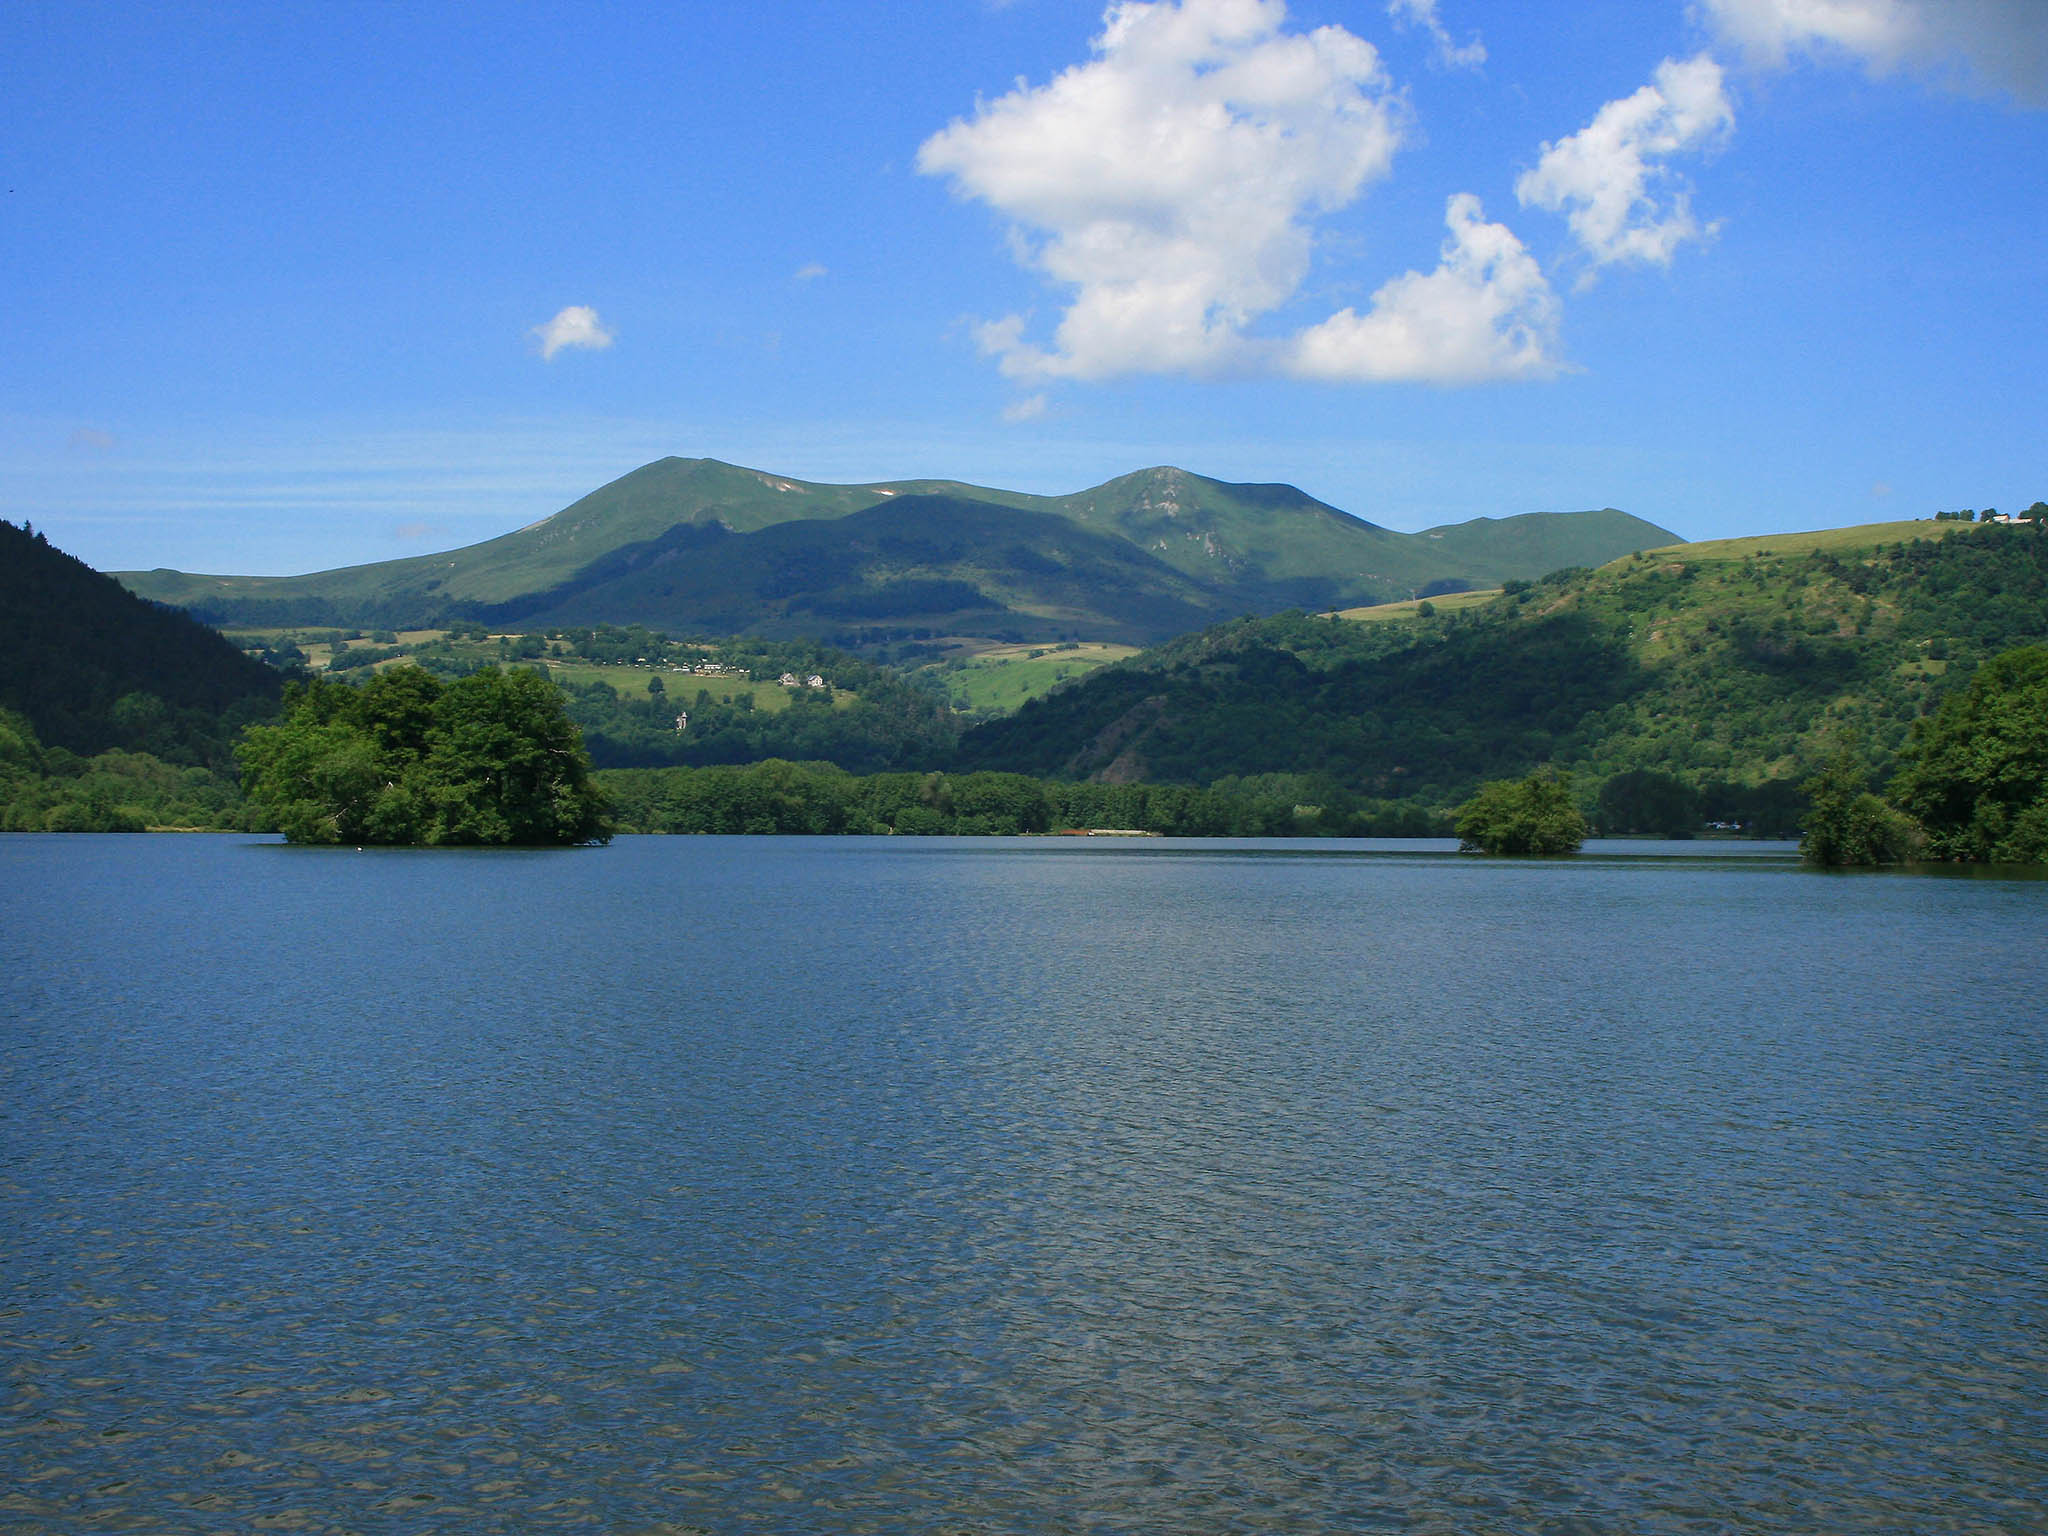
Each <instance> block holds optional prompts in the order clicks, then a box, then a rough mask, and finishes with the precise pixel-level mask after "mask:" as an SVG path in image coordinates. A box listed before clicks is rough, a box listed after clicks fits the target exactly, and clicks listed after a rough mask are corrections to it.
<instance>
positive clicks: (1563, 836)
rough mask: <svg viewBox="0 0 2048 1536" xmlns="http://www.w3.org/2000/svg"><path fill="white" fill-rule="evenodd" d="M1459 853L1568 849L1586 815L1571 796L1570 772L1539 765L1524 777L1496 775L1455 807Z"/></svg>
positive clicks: (1543, 854)
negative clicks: (1509, 777) (1540, 767)
mask: <svg viewBox="0 0 2048 1536" xmlns="http://www.w3.org/2000/svg"><path fill="white" fill-rule="evenodd" d="M1456 828H1457V834H1458V848H1459V851H1460V852H1462V853H1489V854H1503V855H1507V856H1509V857H1513V858H1553V857H1557V856H1559V855H1564V854H1573V853H1577V852H1578V851H1579V847H1580V845H1581V844H1582V843H1584V842H1585V840H1586V818H1585V817H1584V816H1583V815H1582V814H1581V813H1580V811H1579V808H1578V806H1577V805H1576V804H1575V803H1574V802H1573V800H1572V786H1571V780H1570V778H1568V777H1566V776H1564V775H1562V774H1557V773H1551V772H1547V771H1541V770H1539V771H1538V772H1536V773H1532V774H1530V775H1529V776H1528V777H1527V778H1526V779H1496V780H1494V781H1493V782H1492V783H1489V784H1482V785H1480V786H1479V793H1478V794H1476V795H1474V796H1473V797H1472V798H1471V799H1470V800H1468V801H1466V802H1465V804H1463V805H1462V806H1460V807H1459V808H1458V812H1457V823H1456Z"/></svg>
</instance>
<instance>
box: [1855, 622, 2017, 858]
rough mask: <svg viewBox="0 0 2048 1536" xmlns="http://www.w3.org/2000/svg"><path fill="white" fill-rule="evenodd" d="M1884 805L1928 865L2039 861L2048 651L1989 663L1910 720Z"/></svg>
mask: <svg viewBox="0 0 2048 1536" xmlns="http://www.w3.org/2000/svg"><path fill="white" fill-rule="evenodd" d="M1892 798H1893V800H1894V801H1895V802H1896V803H1897V804H1898V805H1899V806H1900V808H1902V809H1903V810H1904V811H1906V812H1907V813H1908V814H1909V815H1911V816H1912V817H1913V818H1914V819H1915V820H1917V821H1918V822H1919V823H1920V825H1921V826H1922V827H1924V828H1925V829H1926V832H1927V844H1928V852H1929V853H1930V854H1931V855H1932V856H1934V857H1935V858H1940V859H1969V860H1996V861H2000V862H2015V863H2042V862H2048V646H2039V645H2030V646H2021V647H2019V648H2017V649H2015V650H2010V651H2007V652H2005V653H2004V654H2003V655H2000V656H1997V657H1994V658H1993V659H1992V660H1991V661H1989V662H1987V663H1985V664H1984V665H1983V666H1982V667H1980V668H1978V669H1977V672H1976V674H1975V675H1974V676H1973V677H1972V678H1971V679H1970V685H1969V687H1968V688H1966V689H1965V690H1963V691H1962V692H1961V693H1954V694H1950V695H1949V697H1948V698H1947V699H1946V700H1945V701H1944V702H1943V704H1942V707H1941V709H1940V710H1939V711H1938V712H1937V713H1936V714H1935V715H1933V716H1932V717H1931V718H1928V719H1924V720H1919V721H1916V722H1914V728H1913V735H1912V738H1911V739H1910V740H1909V741H1908V742H1907V744H1906V747H1905V750H1904V751H1903V752H1902V753H1901V754H1900V767H1899V772H1898V775H1897V777H1896V778H1895V779H1894V781H1893V784H1892Z"/></svg>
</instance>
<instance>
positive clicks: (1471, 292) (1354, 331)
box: [1286, 192, 1558, 384]
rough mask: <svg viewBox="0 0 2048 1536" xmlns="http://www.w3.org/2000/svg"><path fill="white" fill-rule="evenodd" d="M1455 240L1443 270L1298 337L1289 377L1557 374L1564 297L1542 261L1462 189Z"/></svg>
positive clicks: (1450, 210)
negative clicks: (1556, 290)
mask: <svg viewBox="0 0 2048 1536" xmlns="http://www.w3.org/2000/svg"><path fill="white" fill-rule="evenodd" d="M1444 222H1445V223H1446V224H1447V225H1449V227H1450V234H1449V235H1448V236H1447V237H1446V239H1445V240H1444V248H1443V260H1442V262H1441V263H1440V264H1439V265H1438V266H1437V268H1436V270H1435V271H1434V272H1428V273H1423V272H1406V273H1403V274H1402V275H1401V276H1399V277H1397V278H1395V279H1394V280H1393V281H1392V282H1390V283H1387V284H1386V285H1385V286H1384V287H1382V288H1381V289H1380V290H1379V292H1377V293H1375V294H1374V295H1373V296H1372V305H1371V307H1370V308H1369V309H1368V310H1367V311H1366V312H1365V313H1364V314H1363V315H1361V314H1358V313H1357V312H1356V311H1354V310H1350V309H1344V310H1340V311H1338V312H1337V313H1336V314H1334V315H1332V316H1330V318H1329V319H1327V320H1325V321H1324V322H1323V323H1322V324H1321V325H1317V326H1312V327H1311V328H1310V329H1308V330H1306V331H1304V332H1303V333H1302V334H1301V335H1299V336H1297V337H1296V338H1295V339H1294V341H1293V343H1292V344H1291V345H1290V346H1289V348H1288V349H1287V353H1286V366H1287V369H1288V371H1289V372H1291V373H1294V374H1296V375H1298V376H1300V377H1303V378H1311V379H1325V380H1337V381H1353V380H1372V381H1383V380H1396V379H1401V380H1420V381H1426V382H1430V383H1439V384H1470V383H1477V382H1479V381H1480V380H1483V379H1513V378H1547V377H1549V376H1550V375H1552V374H1554V373H1556V372H1557V371H1558V365H1557V362H1556V359H1555V348H1556V339H1557V299H1556V296H1555V295H1554V294H1552V293H1551V291H1550V285H1549V283H1548V282H1546V281H1545V280H1544V277H1543V271H1542V268H1540V267H1539V266H1538V265H1537V264H1536V259H1535V258H1534V257H1533V256H1531V255H1530V254H1529V253H1528V252H1527V251H1526V250H1524V249H1523V247H1522V242H1521V241H1519V240H1517V239H1516V238H1515V236H1514V234H1513V232H1512V231H1510V230H1509V229H1508V228H1507V226H1506V225H1504V224H1489V223H1487V222H1486V218H1485V215H1484V214H1483V213H1482V212H1481V210H1480V206H1479V199H1478V198H1476V197H1474V196H1472V195H1471V194H1470V193H1469V192H1461V193H1459V194H1458V195H1457V196H1455V197H1453V198H1452V199H1451V200H1450V203H1449V205H1448V207H1447V208H1446V209H1445V212H1444Z"/></svg>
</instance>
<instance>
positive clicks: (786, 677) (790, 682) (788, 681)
mask: <svg viewBox="0 0 2048 1536" xmlns="http://www.w3.org/2000/svg"><path fill="white" fill-rule="evenodd" d="M775 681H777V682H778V683H780V684H782V686H783V687H785V688H794V687H796V686H797V681H796V674H795V673H794V672H785V673H783V674H782V676H780V677H778V678H777V679H775Z"/></svg>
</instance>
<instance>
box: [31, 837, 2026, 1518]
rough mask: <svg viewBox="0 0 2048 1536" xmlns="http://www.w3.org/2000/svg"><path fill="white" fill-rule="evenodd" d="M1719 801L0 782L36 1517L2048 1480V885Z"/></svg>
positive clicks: (1026, 1508)
mask: <svg viewBox="0 0 2048 1536" xmlns="http://www.w3.org/2000/svg"><path fill="white" fill-rule="evenodd" d="M1658 851H1659V850H1656V849H1649V850H1645V849H1637V850H1633V851H1632V852H1631V851H1626V850H1612V849H1609V850H1604V851H1602V853H1601V856H1598V857H1595V858H1591V859H1588V860H1582V861H1579V862H1577V863H1572V864H1564V865H1556V864H1550V865H1545V864H1500V863H1490V862H1485V861H1474V860H1459V859H1455V858H1450V857H1444V856H1441V855H1418V854H1417V853H1415V852H1414V851H1413V850H1412V848H1408V847H1406V846H1404V845H1365V844H1357V845H1339V846H1333V845H1328V844H1287V845H1254V846H1250V847H1224V846H1219V845H1215V844H1171V843H1163V842H1154V841H1149V840H1148V841H1146V842H1144V843H1123V844H1119V845H1116V846H1113V847H1105V846H1104V845H1103V842H1102V841H1101V840H1097V841H1094V842H1090V843H1076V842H1061V843H1052V842H946V841H937V840H934V841H930V842H917V843H912V842H911V841H910V840H907V839H905V840H882V839H874V840H867V839H862V840H852V839H848V840H841V841H817V842H812V841H807V840H800V839H788V840H771V839H757V840H750V841H741V840H722V839H673V840H653V839H626V840H623V841H622V842H621V843H620V844H619V845H617V846H615V847H614V848H612V849H609V850H605V851H601V852H600V851H584V852H576V853H568V854H542V853H514V854H475V855H418V854H405V853H368V854H360V855H359V854H355V853H352V852H344V853H319V852H310V851H300V850H288V849H283V848H277V847H272V846H263V845H258V844H255V843H252V842H250V841H248V840H242V839H227V838H189V839H173V838H151V839H139V838H137V839H113V838H108V839H97V838H68V839H59V838H8V839H0V963H4V967H5V972H4V974H5V978H6V980H5V984H4V993H0V1151H4V1158H0V1231H4V1232H6V1233H8V1234H9V1237H8V1239H7V1242H6V1247H5V1258H4V1267H0V1279H4V1286H5V1295H4V1298H0V1300H4V1316H0V1343H4V1345H5V1350H6V1354H5V1359H4V1367H5V1370H6V1373H7V1376H6V1380H5V1382H4V1383H0V1394H4V1395H0V1402H4V1404H5V1413H4V1415H0V1529H7V1530H23V1531H31V1530H32V1531H39V1532H52V1533H63V1532H82V1531H94V1532H97V1531H142V1532H152V1531H157V1532H165V1531H178V1532H188V1531H205V1532H212V1531H222V1532H225V1531H247V1530H300V1531H310V1532H336V1531H376V1532H387V1531H389V1532H428V1531H450V1532H455V1531H465V1532H466V1531H508V1532H509V1531H528V1530H551V1529H556V1528H582V1529H590V1530H601V1531H608V1532H609V1531H623V1532H634V1531H639V1532H686V1531H699V1530H701V1531H717V1532H726V1531H766V1532H788V1533H799V1532H803V1533H808V1532H823V1531H831V1532H875V1533H895V1532H929V1533H948V1536H954V1533H963V1532H973V1533H1038V1532H1084V1531H1085V1532H1132V1533H1136V1532H1147V1533H1153V1532H1185V1533H1211V1532H1259V1533H1296V1532H1301V1533H1308V1532H1348V1531H1359V1530H1372V1529H1387V1530H1412V1531H1440V1532H1446V1533H1448V1532H1460V1533H1463V1532H1608V1531H1629V1532H1691V1531H1737V1532H1767V1531H1768V1532H1777V1531H1786V1530H1829V1531H1839V1530H1872V1531H1876V1530H1884V1531H1906V1530H1912V1531H2024V1530H2034V1529H2040V1528H2042V1527H2043V1526H2044V1525H2048V1497H2044V1494H2043V1491H2042V1490H2043V1488H2044V1486H2048V1454H2044V1452H2048V1408H2044V1406H2043V1405H2044V1404H2048V1334H2044V1331H2043V1328H2042V1322H2043V1318H2044V1316H2048V1309H2044V1302H2048V1297H2044V1287H2043V1280H2044V1271H2048V1243H2044V1239H2048V1215H2044V1211H2043V1199H2042V1195H2041V1180H2040V1173H2039V1170H2040V1169H2041V1168H2042V1167H2043V1166H2044V1165H2048V1121H2044V1117H2043V1113H2042V1108H2041V1106H2042V1105H2043V1103H2044V1102H2048V1095H2044V1092H2043V1090H2044V1087H2048V1030H2044V1026H2043V1023H2042V1018H2041V1014H2042V1010H2041V1007H2040V1002H2039V999H2040V997H2041V995H2042V983H2043V981H2044V979H2048V977H2044V972H2048V962H2044V960H2043V959H2042V955H2043V945H2042V940H2043V939H2044V938H2048V921H2044V911H2043V907H2042V904H2041V888H2040V887H2039V886H2038V885H2035V884H2027V883H2022V882H2013V881H1968V882H1965V881H1951V880H1927V879H1918V878H1911V877H1904V878H1900V877H1893V878H1863V879H1853V878H1851V879H1842V878H1828V877H1824V876H1818V875H1813V874H1808V873H1806V872H1803V871H1800V870H1799V869H1797V868H1796V866H1795V865H1794V864H1793V863H1792V862H1791V860H1790V859H1789V857H1788V856H1787V855H1786V854H1785V852H1784V850H1777V851H1776V852H1774V853H1767V854H1765V855H1763V856H1757V855H1756V854H1754V853H1753V852H1752V851H1750V850H1743V849H1739V848H1731V847H1727V846H1726V845H1715V846H1699V847H1697V850H1696V851H1697V852H1698V853H1699V854H1701V855H1706V856H1707V857H1703V858H1694V859H1680V860H1675V861H1674V860H1671V859H1663V858H1658V857H1656V856H1655V855H1656V853H1657V852H1658ZM1662 851H1663V852H1665V853H1674V852H1683V853H1693V852H1694V851H1695V850H1694V849H1672V848H1670V847H1668V846H1666V847H1665V848H1664V849H1663V850H1662ZM1646 854H1647V855H1649V856H1647V857H1646V856H1644V855H1646Z"/></svg>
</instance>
